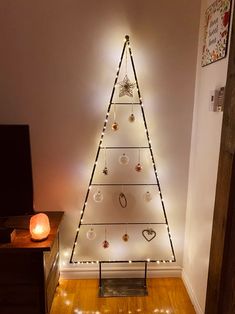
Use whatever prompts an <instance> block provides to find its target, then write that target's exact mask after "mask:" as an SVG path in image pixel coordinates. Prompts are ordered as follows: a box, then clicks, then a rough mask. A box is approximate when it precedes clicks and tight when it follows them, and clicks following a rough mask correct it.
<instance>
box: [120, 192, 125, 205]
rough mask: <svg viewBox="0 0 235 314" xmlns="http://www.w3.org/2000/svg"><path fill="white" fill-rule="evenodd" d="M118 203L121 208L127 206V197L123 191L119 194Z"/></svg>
mask: <svg viewBox="0 0 235 314" xmlns="http://www.w3.org/2000/svg"><path fill="white" fill-rule="evenodd" d="M119 204H120V205H121V207H122V208H125V207H127V199H126V196H125V194H124V193H123V192H121V193H120V194H119Z"/></svg>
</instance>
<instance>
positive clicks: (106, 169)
mask: <svg viewBox="0 0 235 314" xmlns="http://www.w3.org/2000/svg"><path fill="white" fill-rule="evenodd" d="M102 172H103V174H105V175H106V176H107V175H108V174H109V171H108V168H107V157H106V147H105V148H104V169H103V171H102Z"/></svg>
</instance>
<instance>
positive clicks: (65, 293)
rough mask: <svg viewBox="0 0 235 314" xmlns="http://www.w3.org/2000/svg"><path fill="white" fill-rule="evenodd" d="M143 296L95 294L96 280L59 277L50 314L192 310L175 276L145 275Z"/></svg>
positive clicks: (145, 313) (181, 312) (190, 313)
mask: <svg viewBox="0 0 235 314" xmlns="http://www.w3.org/2000/svg"><path fill="white" fill-rule="evenodd" d="M147 284H148V296H146V297H115V298H99V297H98V280H95V279H88V280H60V285H59V287H58V288H57V291H56V294H55V298H54V301H53V304H52V309H51V313H50V314H76V313H77V314H105V313H107V314H119V313H122V314H135V313H136V314H137V313H140V314H150V313H158V314H172V313H175V314H195V313H196V312H195V311H194V308H193V306H192V303H191V301H190V299H189V297H188V295H187V292H186V289H185V287H184V285H183V282H182V280H181V279H179V278H164V279H163V278H154V279H148V281H147Z"/></svg>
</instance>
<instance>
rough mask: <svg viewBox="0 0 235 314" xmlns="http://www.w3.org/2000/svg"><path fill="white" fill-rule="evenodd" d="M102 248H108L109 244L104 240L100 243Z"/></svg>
mask: <svg viewBox="0 0 235 314" xmlns="http://www.w3.org/2000/svg"><path fill="white" fill-rule="evenodd" d="M102 245H103V248H104V249H107V248H108V247H109V242H108V241H107V240H104V242H103V243H102Z"/></svg>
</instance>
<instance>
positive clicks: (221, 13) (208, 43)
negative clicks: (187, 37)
mask: <svg viewBox="0 0 235 314" xmlns="http://www.w3.org/2000/svg"><path fill="white" fill-rule="evenodd" d="M231 4H232V0H216V1H215V2H214V3H212V4H211V5H210V6H209V7H208V9H207V10H206V13H205V26H204V42H203V50H202V66H205V65H208V64H210V63H213V62H215V61H218V60H220V59H223V58H224V57H226V53H227V46H228V39H229V36H228V33H229V21H230V12H231Z"/></svg>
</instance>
